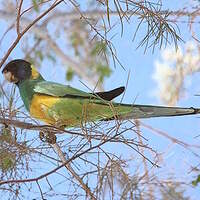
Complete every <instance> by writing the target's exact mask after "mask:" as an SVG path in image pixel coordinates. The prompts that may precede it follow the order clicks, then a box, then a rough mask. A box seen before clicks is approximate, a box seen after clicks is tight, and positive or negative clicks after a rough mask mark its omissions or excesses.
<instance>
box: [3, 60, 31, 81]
mask: <svg viewBox="0 0 200 200" xmlns="http://www.w3.org/2000/svg"><path fill="white" fill-rule="evenodd" d="M2 73H3V75H4V77H5V79H6V80H8V81H9V82H12V83H15V84H18V83H20V82H22V81H24V80H26V79H30V78H31V75H32V68H31V64H30V63H29V62H27V61H25V60H22V59H16V60H12V61H10V62H9V63H8V64H7V65H6V66H5V67H4V69H3V71H2Z"/></svg>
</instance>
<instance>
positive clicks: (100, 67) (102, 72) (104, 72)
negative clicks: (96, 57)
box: [96, 63, 112, 82]
mask: <svg viewBox="0 0 200 200" xmlns="http://www.w3.org/2000/svg"><path fill="white" fill-rule="evenodd" d="M96 71H97V72H98V74H99V80H100V82H103V80H104V78H105V77H109V76H110V75H111V73H112V70H111V69H110V68H109V66H108V65H104V64H101V63H99V64H97V66H96Z"/></svg>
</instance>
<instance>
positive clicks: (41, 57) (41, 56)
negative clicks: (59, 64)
mask: <svg viewBox="0 0 200 200" xmlns="http://www.w3.org/2000/svg"><path fill="white" fill-rule="evenodd" d="M35 55H36V56H37V57H38V58H39V59H40V61H43V59H44V55H43V53H42V51H36V52H35Z"/></svg>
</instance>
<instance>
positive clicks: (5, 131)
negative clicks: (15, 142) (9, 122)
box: [0, 127, 12, 143]
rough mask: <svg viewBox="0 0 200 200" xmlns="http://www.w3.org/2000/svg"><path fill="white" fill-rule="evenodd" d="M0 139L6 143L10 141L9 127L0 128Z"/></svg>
mask: <svg viewBox="0 0 200 200" xmlns="http://www.w3.org/2000/svg"><path fill="white" fill-rule="evenodd" d="M0 141H1V142H8V143H10V142H11V141H12V134H11V131H10V128H9V127H3V128H2V129H1V135H0Z"/></svg>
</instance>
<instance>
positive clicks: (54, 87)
mask: <svg viewBox="0 0 200 200" xmlns="http://www.w3.org/2000/svg"><path fill="white" fill-rule="evenodd" d="M34 91H35V92H36V93H40V94H47V95H50V96H55V97H67V96H71V97H83V98H94V97H95V95H93V94H90V93H87V92H83V91H81V90H78V89H76V88H73V87H71V86H69V85H62V84H59V83H54V82H49V81H41V82H38V83H37V84H36V86H35V88H34Z"/></svg>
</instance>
